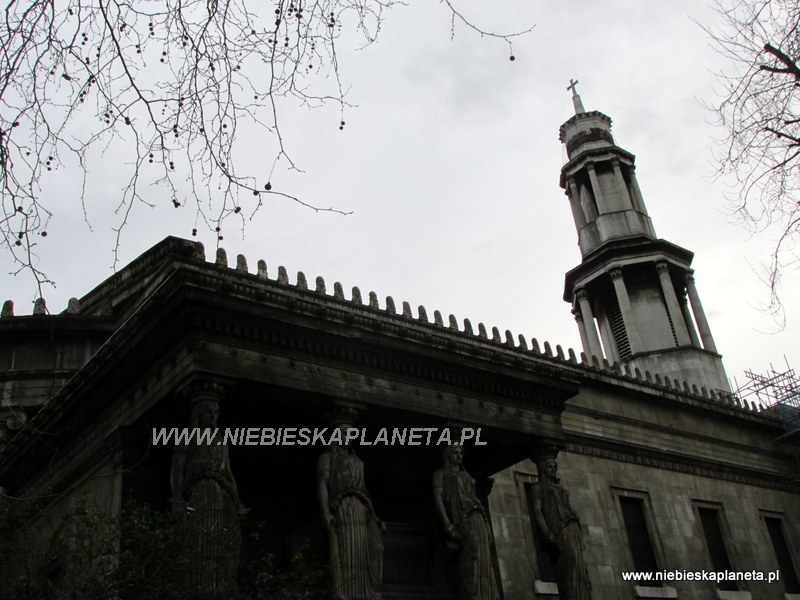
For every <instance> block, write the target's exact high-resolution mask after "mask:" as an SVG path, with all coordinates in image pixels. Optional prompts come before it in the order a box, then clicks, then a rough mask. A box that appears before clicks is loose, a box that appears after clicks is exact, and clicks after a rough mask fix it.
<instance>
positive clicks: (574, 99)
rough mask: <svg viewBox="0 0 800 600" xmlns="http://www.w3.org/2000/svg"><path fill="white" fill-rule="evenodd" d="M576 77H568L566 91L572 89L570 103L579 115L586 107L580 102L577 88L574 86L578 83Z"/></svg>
mask: <svg viewBox="0 0 800 600" xmlns="http://www.w3.org/2000/svg"><path fill="white" fill-rule="evenodd" d="M578 83H579V82H578V80H577V79H570V80H569V85H568V86H567V91H572V104H573V106H574V107H575V114H576V115H579V114H581V113H585V112H586V109H585V108H583V102H581V97H580V96H579V95H578V89H577V88H576V87H575V86H577V85H578Z"/></svg>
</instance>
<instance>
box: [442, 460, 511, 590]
mask: <svg viewBox="0 0 800 600" xmlns="http://www.w3.org/2000/svg"><path fill="white" fill-rule="evenodd" d="M463 457H464V448H463V447H462V446H460V445H452V446H448V447H447V448H446V449H445V451H444V466H443V467H442V468H441V469H439V470H438V471H436V472H435V473H434V474H433V495H434V500H435V503H436V511H437V513H438V514H439V517H440V518H441V520H442V523H443V524H444V528H445V530H446V531H447V534H448V535H449V536H450V537H451V538H452V539H453V540H455V541H456V542H457V543H458V545H459V546H460V553H459V575H460V577H459V579H460V588H461V595H462V598H463V600H498V599H499V598H500V593H499V590H498V588H497V583H496V581H495V576H494V563H493V560H492V531H491V529H490V527H489V519H488V516H487V514H486V509H485V508H484V506H483V503H482V502H481V501H480V499H479V498H478V496H477V494H476V492H475V480H474V479H473V478H472V476H471V475H470V474H469V473H467V472H466V471H465V470H464V465H463Z"/></svg>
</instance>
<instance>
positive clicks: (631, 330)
mask: <svg viewBox="0 0 800 600" xmlns="http://www.w3.org/2000/svg"><path fill="white" fill-rule="evenodd" d="M608 274H609V275H610V276H611V281H612V282H613V283H614V291H615V292H616V294H617V302H618V303H619V310H620V313H622V323H623V324H624V325H625V332H626V333H627V335H628V343H629V344H630V345H631V352H632V353H633V354H635V353H637V352H640V351H641V350H642V349H643V348H642V343H641V341H640V339H639V332H638V331H637V330H636V328H635V327H633V322H634V320H633V309H632V308H631V300H630V297H629V296H628V288H626V287H625V280H624V279H623V278H622V269H621V268H620V267H615V268H613V269H611V270H610V271H609V272H608Z"/></svg>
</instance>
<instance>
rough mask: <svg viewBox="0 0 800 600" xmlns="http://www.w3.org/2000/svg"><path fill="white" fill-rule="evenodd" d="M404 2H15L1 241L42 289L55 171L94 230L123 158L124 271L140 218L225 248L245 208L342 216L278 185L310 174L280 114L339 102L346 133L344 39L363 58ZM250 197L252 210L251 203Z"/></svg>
mask: <svg viewBox="0 0 800 600" xmlns="http://www.w3.org/2000/svg"><path fill="white" fill-rule="evenodd" d="M401 4H404V2H402V1H401V0H273V1H272V2H261V3H254V2H249V1H247V0H150V1H148V2H133V3H130V2H127V1H126V0H97V1H96V2H90V1H88V0H64V2H59V3H56V2H54V1H52V0H28V1H27V2H18V1H16V0H11V1H10V2H9V3H8V4H7V5H6V7H5V10H4V11H3V12H2V13H0V203H1V205H2V207H1V209H0V210H1V211H2V212H0V241H1V242H2V244H3V246H4V247H5V248H6V249H7V250H8V251H9V252H10V253H11V255H12V256H13V260H14V261H15V264H16V265H18V267H19V269H20V271H26V270H27V271H28V272H30V273H32V274H33V275H34V278H35V280H36V283H37V285H38V286H40V287H41V285H42V284H45V283H48V282H49V281H50V280H49V279H48V278H47V276H45V275H44V273H42V272H41V271H40V270H39V269H38V268H37V267H36V261H35V254H36V246H37V244H41V243H43V242H44V240H43V238H44V237H45V236H46V235H47V226H48V223H49V221H50V219H51V217H52V209H51V207H52V206H53V204H54V202H55V201H56V200H55V199H53V198H48V197H45V196H44V195H43V193H42V190H43V185H44V184H45V183H46V180H47V178H48V176H49V175H50V173H51V172H53V171H55V170H58V169H62V170H70V171H73V170H77V171H78V172H79V173H80V176H81V180H82V184H81V197H80V200H79V201H80V203H81V206H82V207H83V211H84V219H85V220H86V222H87V223H89V222H90V215H89V210H88V209H87V197H86V190H87V185H86V182H87V180H88V178H89V177H91V176H97V174H96V172H90V170H89V164H90V163H91V161H92V160H96V159H97V157H98V156H100V157H101V158H102V157H103V155H104V153H106V152H108V153H113V154H114V156H116V157H119V156H122V157H124V158H123V159H122V162H123V163H124V166H125V169H126V173H127V174H126V176H125V179H124V180H123V181H121V182H120V186H121V190H120V194H119V197H118V198H115V199H114V201H115V203H116V216H117V220H116V224H115V225H114V227H113V229H114V231H115V232H116V235H117V245H116V248H115V249H114V252H115V259H116V251H117V250H118V248H119V240H120V236H121V235H122V234H123V232H124V231H125V228H126V225H127V224H128V223H129V222H130V219H131V215H132V213H133V211H134V210H135V208H136V207H137V206H139V205H144V206H154V205H156V204H161V203H163V202H164V201H168V202H171V203H172V205H173V206H174V207H175V208H185V207H191V210H194V211H195V214H196V217H195V224H196V225H195V229H194V231H193V233H195V234H196V233H197V227H198V226H201V225H202V226H206V227H208V228H209V229H211V230H212V231H213V232H215V234H216V236H217V238H218V240H221V239H222V237H223V228H224V227H225V223H226V222H228V220H229V219H231V218H233V219H234V221H235V222H236V223H239V224H240V226H241V227H244V226H245V223H246V220H245V219H244V218H243V214H242V210H243V209H247V211H248V212H249V213H250V215H251V217H250V218H252V214H253V213H255V212H256V211H257V210H258V209H259V207H261V206H262V205H263V199H264V198H266V197H271V198H276V199H277V198H283V199H287V200H290V201H292V202H297V203H299V204H301V205H303V206H305V207H308V208H309V209H311V210H314V211H317V212H319V211H329V212H336V213H341V214H346V212H345V211H343V210H340V209H337V208H334V207H322V206H318V205H316V204H314V203H313V202H309V201H307V200H304V199H301V198H299V197H297V196H296V195H295V194H293V193H292V192H291V190H286V189H280V188H279V186H278V185H277V183H275V182H273V181H272V176H273V174H274V173H275V172H276V166H277V165H278V164H282V165H286V167H287V168H289V169H295V170H299V168H298V167H297V165H296V164H295V162H294V159H293V158H292V157H291V156H290V155H289V150H288V148H287V144H286V140H285V138H284V135H283V130H282V128H281V111H282V110H285V109H286V107H287V106H289V105H290V103H291V102H294V103H295V105H298V104H299V105H300V106H303V107H308V108H314V107H319V106H322V105H325V104H331V103H332V104H334V105H336V106H338V107H339V112H340V119H339V122H338V123H337V125H338V126H339V127H340V128H342V127H344V121H345V119H344V113H345V110H346V109H347V108H348V107H349V104H348V103H347V100H346V94H345V86H344V85H343V84H342V79H341V74H340V61H339V55H338V53H337V45H338V44H339V43H340V40H341V36H342V35H343V32H346V31H349V30H355V31H357V32H359V34H360V36H361V42H362V44H363V46H367V45H369V44H372V43H373V42H374V41H375V40H376V39H377V36H378V34H379V32H380V30H381V26H382V24H383V22H384V18H385V13H386V11H387V10H389V9H391V8H393V7H395V6H397V5H401ZM444 4H445V7H446V10H448V11H449V12H450V14H451V15H452V17H453V20H454V21H453V22H454V23H455V21H458V22H460V23H461V24H462V25H464V26H465V27H466V28H467V29H468V30H471V31H472V32H476V33H478V34H480V35H481V36H488V37H491V38H494V39H497V40H500V41H503V42H505V43H507V44H508V45H509V48H510V47H511V41H512V39H513V38H514V37H515V36H518V35H521V34H522V33H524V32H523V31H520V32H512V33H509V34H503V33H494V32H490V31H486V30H484V29H481V28H480V27H478V26H477V25H475V24H473V23H472V22H471V21H470V20H469V19H467V18H465V17H464V16H463V15H462V14H461V13H460V12H459V11H458V10H457V9H456V7H455V5H454V3H453V2H451V0H444ZM526 31H529V29H528V30H526ZM287 101H288V102H287ZM253 132H259V135H260V136H261V138H263V139H264V140H265V143H266V142H267V141H268V142H270V143H272V144H273V147H274V151H272V150H270V151H268V152H266V153H265V154H264V156H266V157H270V158H265V159H264V160H263V161H262V162H265V163H266V164H262V165H260V166H259V167H258V169H257V171H258V173H253V172H251V171H248V170H247V169H252V168H253V167H252V166H249V165H248V166H247V167H244V166H243V165H244V164H245V163H246V161H243V153H244V149H243V144H242V143H241V140H242V139H243V137H244V136H246V135H250V136H252V135H253ZM118 162H119V161H118ZM117 166H119V165H117ZM265 174H266V176H265ZM101 176H102V175H101ZM154 186H155V188H156V190H158V193H154V192H153V188H154ZM246 199H250V200H254V201H253V202H252V204H250V203H247V205H245V203H246V202H247V200H246Z"/></svg>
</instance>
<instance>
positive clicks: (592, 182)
mask: <svg viewBox="0 0 800 600" xmlns="http://www.w3.org/2000/svg"><path fill="white" fill-rule="evenodd" d="M577 83H578V82H577V81H573V80H570V85H569V87H568V88H567V89H568V90H570V91H572V102H573V105H574V107H575V115H574V116H573V117H571V118H570V119H569V120H567V122H566V123H564V124H563V125H562V126H561V129H560V130H559V139H560V140H561V142H562V143H563V144H564V145H565V146H566V150H567V156H568V162H567V163H566V164H565V165H564V166H563V167H562V169H561V181H560V184H561V187H562V188H563V189H564V191H565V193H566V196H567V198H568V200H569V204H570V208H571V209H572V217H573V220H574V221H575V227H576V229H577V231H578V246H579V248H580V251H581V257H582V261H581V264H580V265H578V266H577V267H575V268H574V269H572V270H571V271H569V272H568V273H567V275H566V280H565V286H564V300H565V301H567V302H570V303H571V304H572V306H573V311H572V312H573V314H574V315H575V319H576V321H577V323H578V328H579V330H580V335H581V342H582V344H583V348H584V351H585V352H586V354H587V356H597V357H598V359H601V360H602V359H603V358H606V359H607V360H608V361H609V362H612V363H613V362H619V363H622V364H627V365H629V366H630V367H631V369H633V368H638V369H640V370H641V371H642V372H644V371H645V370H648V371H650V372H651V373H653V374H656V373H658V374H660V375H661V376H668V377H670V378H677V379H679V380H684V381H687V382H689V383H690V384H692V383H693V384H696V385H698V387H699V386H701V385H703V386H706V387H707V388H709V389H716V390H723V391H730V386H729V384H728V379H727V376H726V375H725V369H724V367H723V366H722V357H721V356H720V355H719V354H718V353H717V348H716V345H715V344H714V338H713V337H712V336H711V329H710V328H709V326H708V321H707V320H706V316H705V312H704V311H703V306H702V304H701V303H700V297H699V295H698V293H697V290H696V288H695V284H694V272H693V271H692V269H691V267H690V265H691V262H692V258H693V256H694V255H693V254H692V253H691V252H689V251H688V250H686V249H684V248H681V247H680V246H676V245H675V244H672V243H670V242H668V241H666V240H662V239H658V238H657V237H656V233H655V229H654V228H653V223H652V221H651V220H650V216H649V215H648V214H647V208H646V206H645V203H644V198H643V197H642V192H641V190H640V189H639V184H638V183H637V181H636V171H635V157H634V155H633V154H631V153H630V152H628V151H626V150H623V149H622V148H620V147H618V146H617V145H616V144H615V143H614V137H613V136H612V135H611V119H610V118H609V117H608V116H607V115H604V114H603V113H601V112H599V111H589V112H587V111H586V110H585V109H584V107H583V102H582V101H581V98H580V96H579V95H578V92H577V89H576V85H577ZM687 300H688V301H687Z"/></svg>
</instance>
